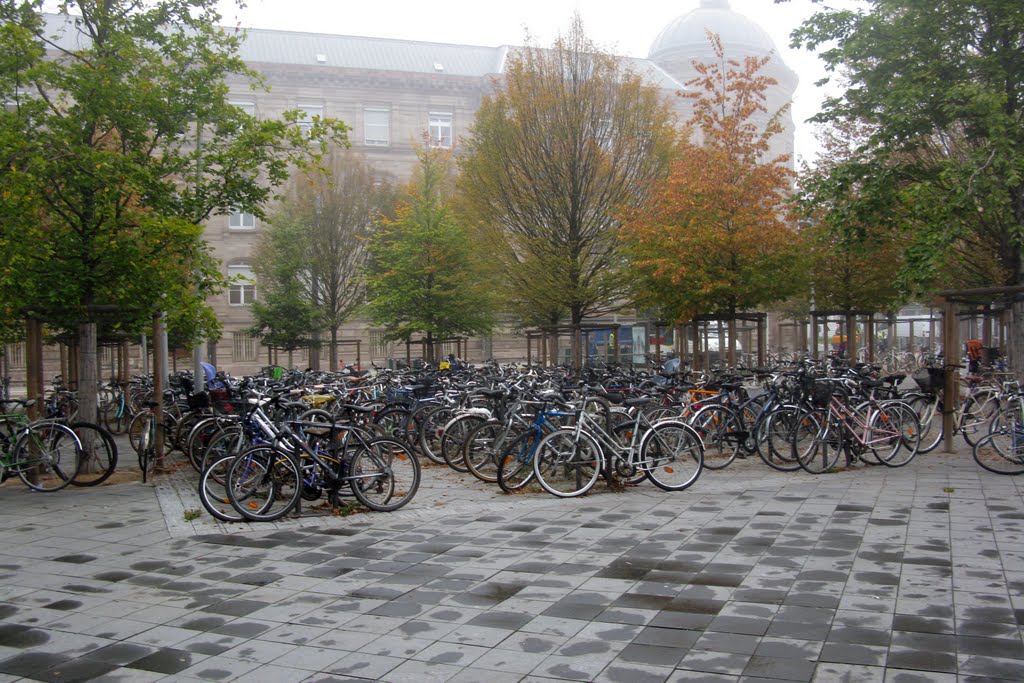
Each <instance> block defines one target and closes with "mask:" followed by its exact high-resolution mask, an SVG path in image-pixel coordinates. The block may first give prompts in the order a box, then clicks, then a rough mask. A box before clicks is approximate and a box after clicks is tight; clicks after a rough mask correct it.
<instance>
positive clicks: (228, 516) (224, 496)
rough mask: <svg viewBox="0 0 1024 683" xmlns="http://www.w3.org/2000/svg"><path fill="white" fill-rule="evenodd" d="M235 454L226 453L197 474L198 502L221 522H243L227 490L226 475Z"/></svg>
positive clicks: (244, 519)
mask: <svg viewBox="0 0 1024 683" xmlns="http://www.w3.org/2000/svg"><path fill="white" fill-rule="evenodd" d="M236 457H237V456H235V455H226V456H223V457H221V458H218V459H217V460H214V461H213V462H211V463H210V466H209V467H207V468H206V470H205V471H204V472H203V473H202V474H201V475H200V476H199V502H201V503H202V504H203V507H204V508H205V509H206V511H207V512H209V513H210V514H211V515H212V516H213V517H214V518H215V519H218V520H220V521H222V522H244V521H246V518H245V517H243V516H242V515H241V514H239V513H238V511H237V510H235V508H234V506H233V505H232V504H231V497H230V496H228V491H227V475H228V470H229V469H230V468H231V464H232V463H234V461H235V458H236Z"/></svg>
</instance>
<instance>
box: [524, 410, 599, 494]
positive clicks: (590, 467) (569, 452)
mask: <svg viewBox="0 0 1024 683" xmlns="http://www.w3.org/2000/svg"><path fill="white" fill-rule="evenodd" d="M602 457H603V456H602V453H601V447H600V446H599V445H598V444H597V442H596V441H594V439H593V438H592V437H590V436H589V435H587V433H586V432H580V433H579V438H577V435H576V430H575V429H574V428H572V427H570V428H566V429H558V430H556V431H553V432H551V433H550V434H548V435H547V436H545V437H544V438H543V439H541V441H540V443H539V444H538V445H537V452H536V454H535V455H534V458H533V474H534V476H535V477H536V478H537V482H538V483H539V484H540V485H541V486H542V487H543V488H544V490H545V491H547V492H548V493H550V494H551V495H553V496H558V497H559V498H572V497H574V496H582V495H583V494H584V493H586V492H587V491H589V490H590V489H591V488H593V486H594V484H595V483H596V482H597V478H598V477H599V476H600V475H601V468H602V466H603V462H602Z"/></svg>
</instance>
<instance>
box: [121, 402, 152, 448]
mask: <svg viewBox="0 0 1024 683" xmlns="http://www.w3.org/2000/svg"><path fill="white" fill-rule="evenodd" d="M148 415H150V412H149V411H148V410H143V411H142V412H140V413H135V415H133V416H132V419H131V420H129V421H128V430H127V431H128V443H129V444H131V447H132V450H134V451H135V452H136V453H138V452H139V438H140V437H141V435H142V431H143V425H144V424H145V423H146V420H147V419H148V418H147V416H148Z"/></svg>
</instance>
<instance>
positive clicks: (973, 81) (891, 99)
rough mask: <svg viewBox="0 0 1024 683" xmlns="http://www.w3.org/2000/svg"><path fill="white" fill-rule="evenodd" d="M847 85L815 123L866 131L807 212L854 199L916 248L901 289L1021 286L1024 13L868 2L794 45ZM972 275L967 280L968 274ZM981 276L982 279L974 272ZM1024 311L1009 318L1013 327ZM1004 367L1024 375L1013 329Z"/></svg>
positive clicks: (976, 0)
mask: <svg viewBox="0 0 1024 683" xmlns="http://www.w3.org/2000/svg"><path fill="white" fill-rule="evenodd" d="M793 43H794V45H802V46H804V47H806V48H809V49H812V50H821V53H820V54H821V57H822V59H823V60H824V61H825V64H826V66H827V67H828V68H829V69H830V70H832V71H833V72H835V73H838V74H841V75H842V76H843V78H844V80H845V92H844V93H843V95H842V96H841V97H836V98H833V99H830V100H828V101H827V102H826V103H825V106H824V109H823V111H822V112H821V114H819V115H818V116H817V117H816V118H817V119H818V120H820V121H823V122H830V121H865V122H867V123H869V124H870V125H871V126H872V127H873V132H872V134H871V136H870V137H869V138H868V139H867V140H866V141H864V142H863V144H861V145H860V147H859V149H858V150H857V151H858V154H857V155H856V156H855V157H854V158H852V159H851V160H850V161H849V162H848V163H845V164H842V165H839V166H837V167H836V168H834V169H832V171H831V173H830V174H829V176H828V179H827V182H821V183H819V185H818V186H817V187H816V188H814V194H813V199H814V200H815V201H829V200H830V199H831V198H833V197H849V196H851V194H852V193H851V188H855V189H856V193H855V196H856V197H857V198H858V201H857V202H856V205H855V207H851V208H855V209H856V210H857V211H858V212H860V214H861V215H862V216H866V217H867V216H869V217H870V220H871V222H873V223H875V224H877V225H881V226H886V227H888V228H889V229H890V230H892V231H899V232H901V233H902V234H904V235H906V236H907V237H908V238H910V243H909V247H908V248H907V250H906V259H905V261H904V267H903V269H902V271H901V274H900V275H901V280H902V282H903V283H904V284H905V286H906V287H907V288H908V289H911V290H912V291H914V292H915V293H919V294H925V293H927V292H929V291H934V290H935V289H936V288H946V287H949V286H951V285H952V286H964V285H966V286H971V285H975V284H978V283H979V282H978V281H979V279H980V278H983V277H993V276H994V277H999V278H1000V280H998V281H995V282H988V283H985V284H1000V285H1018V284H1022V283H1024V258H1022V240H1024V174H1022V173H1021V169H1022V168H1024V119H1022V116H1024V114H1022V107H1024V8H1022V7H1021V4H1020V3H1019V2H1016V1H1015V0H937V1H934V2H924V1H923V0H912V1H909V2H908V1H906V0H900V1H897V0H868V1H867V2H866V9H865V10H864V11H860V12H854V11H846V10H831V9H828V10H823V11H821V12H819V13H817V14H815V15H814V16H813V17H812V18H811V19H810V20H808V21H807V22H805V23H804V24H803V26H801V27H800V29H798V30H797V31H796V32H794V34H793ZM964 266H967V267H964ZM977 266H980V267H977ZM1022 314H1024V305H1022V304H1019V303H1018V304H1016V305H1015V306H1014V315H1015V316H1020V315H1022ZM1013 327H1014V328H1015V329H1016V330H1017V331H1016V332H1015V333H1014V334H1013V335H1011V362H1012V363H1011V364H1012V365H1013V366H1014V367H1015V368H1016V369H1017V370H1018V372H1019V371H1022V369H1024V339H1021V337H1020V332H1019V324H1018V325H1014V326H1013Z"/></svg>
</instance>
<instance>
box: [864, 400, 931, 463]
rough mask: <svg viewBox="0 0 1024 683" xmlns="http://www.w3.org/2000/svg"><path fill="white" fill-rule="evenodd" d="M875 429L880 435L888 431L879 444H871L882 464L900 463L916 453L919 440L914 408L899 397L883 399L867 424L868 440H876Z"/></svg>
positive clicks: (908, 460) (907, 461) (907, 460)
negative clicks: (888, 435) (884, 400)
mask: <svg viewBox="0 0 1024 683" xmlns="http://www.w3.org/2000/svg"><path fill="white" fill-rule="evenodd" d="M879 432H882V434H883V435H886V434H889V433H891V434H892V436H891V437H890V438H887V439H886V441H885V442H883V444H884V445H883V446H882V447H881V448H879V447H878V446H874V445H873V447H872V448H871V451H872V452H873V453H874V454H875V457H877V458H878V459H879V460H880V461H881V463H882V464H883V465H887V466H889V467H903V466H904V465H906V464H907V463H909V462H910V461H911V460H913V459H914V456H916V455H917V449H918V447H919V446H920V443H921V425H920V422H919V421H918V419H917V414H916V413H915V412H914V409H913V408H911V407H910V406H909V405H907V404H906V403H904V402H903V401H886V402H885V403H882V404H881V405H880V406H878V410H877V411H876V412H875V413H874V415H872V417H871V424H870V425H869V434H870V435H871V441H872V442H874V441H876V435H877V434H878V433H879Z"/></svg>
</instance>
